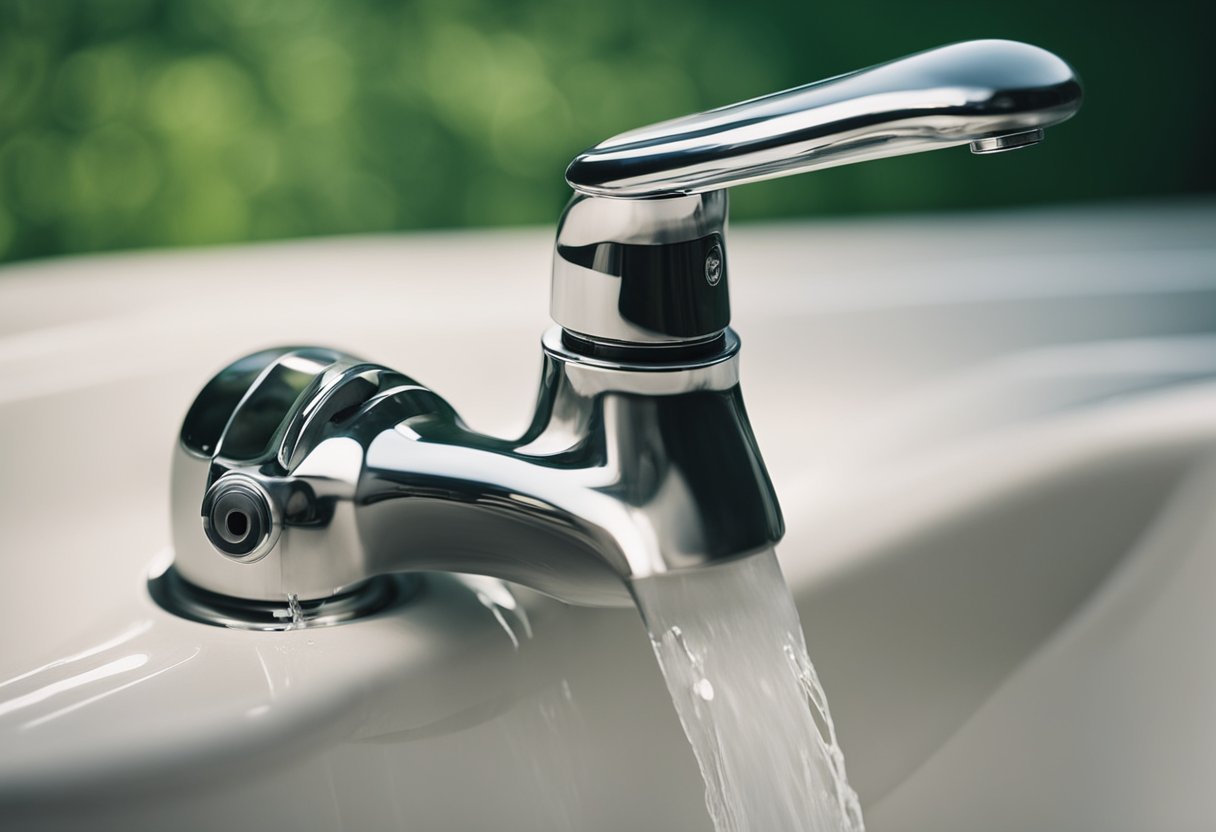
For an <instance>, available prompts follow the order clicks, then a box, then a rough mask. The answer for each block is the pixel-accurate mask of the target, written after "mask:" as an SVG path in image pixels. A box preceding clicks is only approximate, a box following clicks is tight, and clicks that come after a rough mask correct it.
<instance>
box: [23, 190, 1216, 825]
mask: <svg viewBox="0 0 1216 832" xmlns="http://www.w3.org/2000/svg"><path fill="white" fill-rule="evenodd" d="M1214 227H1216V205H1213V204H1211V203H1195V204H1171V205H1135V206H1128V207H1125V208H1103V209H1086V210H1056V211H1050V212H1048V211H1039V212H1024V213H1004V214H990V215H979V216H974V217H936V218H926V219H916V220H905V221H895V220H886V221H866V222H847V223H843V222H842V223H818V224H809V223H794V224H789V225H770V226H762V227H747V226H744V227H742V228H736V229H734V230H733V231H732V234H734V238H733V244H732V249H731V257H732V275H733V276H734V283H735V285H734V301H735V303H734V305H735V326H736V328H737V329H738V330H739V332H740V333H741V335H742V337H743V341H744V352H743V375H744V389H745V391H746V396H747V400H748V406H749V413H750V415H751V417H752V420H753V423H754V425H755V428H756V431H757V435H758V438H759V440H760V443H761V447H762V448H763V449H764V451H765V454H766V458H767V460H768V462H769V466H770V469H771V473H772V475H773V478H774V481H775V483H776V485H777V488H778V492H779V493H780V495H781V497H782V504H783V507H784V511H785V515H786V520H787V525H788V528H789V532H788V536H787V538H786V541H785V542H784V543H783V545H782V547H781V549H780V555H781V558H782V563H783V567H784V569H785V571H786V574H787V577H788V579H789V581H790V583H791V585H792V586H793V588H794V591H795V594H796V596H797V599H798V602H799V607H800V609H801V612H802V616H803V622H804V625H805V628H806V631H807V636H808V641H809V643H810V646H811V653H812V656H813V658H814V659H815V661H816V663H817V665H818V666H819V669H820V675H821V677H822V678H823V681H824V683H825V685H826V687H827V690H828V694H829V696H830V698H831V703H832V708H833V712H834V714H835V716H836V721H837V724H838V727H839V729H840V735H841V740H842V743H843V745H844V748H845V752H846V754H847V755H848V766H849V772H850V775H851V777H852V780H853V781H854V785H855V786H856V788H857V790H858V791H859V793H860V795H861V798H862V801H863V804H864V806H865V808H866V811H867V821H868V824H869V827H870V828H871V829H877V830H922V829H933V830H960V832H961V830H976V829H984V830H1006V829H1008V830H1025V829H1081V830H1090V829H1092V830H1103V832H1108V831H1113V830H1143V829H1149V828H1151V829H1155V830H1191V829H1203V828H1207V827H1208V826H1209V825H1210V823H1211V819H1212V818H1213V817H1216V794H1213V792H1212V790H1211V789H1210V783H1211V780H1212V777H1213V774H1216V717H1214V715H1213V714H1214V711H1213V708H1214V707H1216V706H1214V705H1213V703H1214V702H1216V651H1213V650H1212V644H1213V643H1216V604H1213V603H1212V601H1213V598H1216V596H1214V595H1213V592H1214V590H1213V587H1216V557H1214V556H1213V555H1212V552H1213V551H1214V550H1216V549H1214V547H1216V519H1214V518H1216V515H1213V514H1212V512H1211V511H1210V508H1209V506H1211V505H1212V504H1213V501H1214V500H1216V467H1214V466H1216V235H1213V234H1212V233H1211V232H1212V229H1213V228H1214ZM549 256H550V239H549V235H548V232H545V231H522V232H494V233H477V234H465V233H459V234H458V233H452V234H431V235H424V236H411V237H391V238H390V237H383V238H360V239H345V240H326V241H309V242H298V243H286V244H276V245H265V246H258V247H250V248H242V249H231V250H224V249H218V250H210V251H197V252H185V253H165V254H160V253H148V254H137V255H121V256H118V255H116V256H105V257H92V258H83V259H77V260H62V261H53V262H45V263H35V264H28V265H20V266H14V267H9V268H7V269H6V270H4V271H3V272H0V461H2V463H3V470H2V472H0V529H2V530H3V532H4V535H3V543H2V544H0V583H2V585H3V586H5V587H6V588H7V590H8V591H7V592H6V598H5V603H4V605H3V606H2V607H0V827H2V828H10V827H11V828H18V829H65V828H68V829H70V828H81V829H116V830H117V829H121V830H141V829H148V830H159V829H165V828H175V829H220V828H241V829H246V828H247V829H263V830H274V829H291V830H294V832H301V830H312V829H317V830H332V829H349V830H378V829H411V830H414V829H418V830H447V829H489V828H494V829H500V830H534V829H579V830H596V829H604V830H609V829H655V830H659V829H662V830H707V829H709V821H708V818H707V817H706V815H705V811H704V807H703V803H702V797H701V793H702V788H701V783H700V780H699V777H698V774H697V769H696V765H695V762H694V760H693V758H692V754H691V752H690V750H689V749H688V747H687V745H686V743H685V740H684V738H683V735H682V733H681V731H680V728H679V725H678V722H677V721H676V718H675V714H674V711H673V710H672V707H671V704H670V700H669V699H668V698H667V695H666V691H665V689H664V686H663V683H662V679H661V678H660V676H659V674H658V670H657V667H656V666H655V664H654V660H653V658H652V656H651V653H650V647H649V644H648V643H647V639H646V636H645V633H644V631H643V629H642V627H641V624H640V622H639V621H638V620H637V617H636V614H634V613H632V612H631V611H628V610H589V609H576V608H568V607H564V606H563V605H561V604H558V603H556V602H553V601H550V600H548V599H545V598H542V597H540V596H537V595H535V594H532V593H529V592H527V591H523V590H520V591H517V592H516V603H517V604H518V605H519V608H518V609H517V610H515V611H511V610H504V609H502V608H501V607H495V606H494V605H493V604H488V603H487V602H488V601H491V600H493V597H498V596H495V592H496V589H497V587H498V585H496V584H494V583H493V582H488V583H486V582H481V583H479V582H465V581H461V580H457V579H455V578H452V577H448V576H435V577H434V578H432V579H431V580H430V582H429V587H430V588H429V590H428V591H427V592H426V593H425V594H424V595H423V596H422V597H420V598H419V599H418V600H417V601H415V602H414V603H413V604H411V605H409V606H406V607H404V608H402V609H401V610H400V611H398V612H396V613H394V614H392V615H382V616H379V617H377V618H374V619H371V620H365V621H360V622H355V623H351V624H346V625H342V626H338V627H334V628H329V629H317V630H303V631H295V632H287V633H250V632H239V631H230V630H223V629H219V628H213V627H207V626H204V625H200V624H195V623H191V622H187V621H183V620H179V619H176V618H174V617H173V616H171V615H169V614H168V613H165V612H163V611H162V610H160V608H159V607H157V606H156V605H155V604H154V603H152V602H151V600H150V599H149V598H148V596H147V592H146V589H145V583H144V581H145V577H146V575H147V573H148V570H149V568H151V567H152V565H153V563H154V562H155V561H156V560H157V559H158V558H162V559H163V557H164V556H165V553H166V545H167V542H168V539H169V526H168V511H167V502H168V501H167V491H166V485H167V482H168V465H169V459H170V452H171V449H172V445H173V442H174V439H175V436H176V432H177V429H178V426H179V424H180V419H181V417H182V415H183V414H184V412H185V409H186V407H187V406H188V405H189V403H190V401H191V399H192V398H193V396H194V394H195V393H196V392H197V390H198V388H199V387H200V386H201V385H202V384H203V383H204V382H205V381H206V380H207V379H208V378H209V377H210V375H211V374H212V373H213V372H214V371H215V370H216V369H218V368H219V367H221V366H222V365H224V364H225V363H227V362H228V361H229V360H231V359H232V358H234V357H236V356H238V355H241V354H244V353H247V352H251V351H253V350H255V349H258V348H261V347H265V346H269V345H273V344H277V343H321V344H327V345H332V346H336V347H340V348H343V349H346V350H348V351H351V352H354V353H356V354H362V355H364V356H366V357H368V358H371V359H373V360H375V361H378V362H382V363H384V364H387V365H389V366H393V367H397V368H399V369H401V370H403V371H405V372H407V373H410V374H411V375H413V376H415V377H417V378H419V379H420V380H421V381H423V382H424V383H426V384H428V385H430V386H432V387H434V388H435V389H436V391H437V392H439V393H440V394H442V395H443V396H445V397H446V398H448V400H449V401H451V402H452V403H453V404H454V405H455V406H456V407H457V408H458V409H459V410H460V411H461V412H462V413H463V414H464V415H465V417H466V419H467V420H468V421H470V422H471V423H472V424H473V425H474V426H476V427H478V428H480V429H484V430H489V431H494V432H500V433H504V434H509V433H514V432H517V431H518V430H519V429H520V428H522V426H523V425H522V422H523V420H524V419H525V417H526V414H527V412H528V409H529V407H530V405H531V397H532V394H533V390H534V389H535V374H536V372H537V370H538V368H539V354H538V349H537V341H538V338H539V334H540V332H541V331H542V330H543V329H544V328H545V326H546V325H547V315H546V303H547V267H548V260H549ZM487 367H488V368H489V369H487ZM499 601H500V603H502V604H509V603H510V599H509V598H508V597H499ZM496 614H497V616H498V617H501V618H502V620H503V621H505V623H506V624H507V625H508V629H510V631H511V632H510V633H508V632H507V631H506V630H504V627H503V626H502V625H501V624H500V622H499V620H498V618H497V617H496ZM524 618H526V622H525V621H524ZM529 632H530V635H529ZM516 642H518V646H517V645H516Z"/></svg>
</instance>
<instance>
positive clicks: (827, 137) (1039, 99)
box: [566, 40, 1081, 199]
mask: <svg viewBox="0 0 1216 832" xmlns="http://www.w3.org/2000/svg"><path fill="white" fill-rule="evenodd" d="M1080 104H1081V85H1080V83H1079V82H1078V81H1077V78H1076V76H1075V75H1074V74H1073V71H1072V69H1071V68H1070V67H1069V66H1068V64H1066V63H1065V62H1064V61H1062V60H1060V59H1059V58H1057V57H1056V56H1055V55H1053V54H1052V53H1050V52H1047V51H1045V50H1043V49H1039V48H1038V47H1035V46H1030V45H1028V44H1025V43H1017V42H1015V41H1007V40H978V41H967V42H965V43H956V44H953V45H950V46H943V47H940V48H938V49H930V50H928V51H926V52H920V53H918V54H915V55H910V56H908V57H906V58H901V59H900V60H896V61H891V62H889V63H885V64H879V65H878V66H873V67H870V68H869V69H863V70H859V71H857V72H851V73H849V74H847V75H839V76H837V77H835V78H829V79H827V80H826V81H820V82H818V83H814V84H808V85H806V86H802V87H795V88H794V89H790V90H785V91H784V92H778V93H773V94H772V95H766V96H763V97H761V98H754V99H752V100H750V101H744V102H741V103H738V104H731V105H729V106H726V107H720V108H718V109H716V110H710V111H709V112H706V113H700V114H697V115H693V116H686V117H684V118H678V119H674V120H672V121H666V122H663V123H661V124H655V125H652V126H650V127H643V128H641V129H639V130H632V131H630V132H628V133H622V134H621V135H619V136H615V137H613V138H611V139H608V140H607V141H604V142H601V143H600V144H598V145H596V146H595V147H593V148H591V149H590V150H588V151H586V152H585V153H582V154H581V155H579V156H578V158H576V159H575V160H574V162H572V163H571V165H570V167H569V169H568V170H567V171H566V180H567V181H568V182H569V183H570V186H571V187H573V188H574V189H575V190H577V191H580V192H582V193H586V194H592V195H597V196H614V197H628V198H634V199H636V198H640V197H653V196H661V195H664V194H671V193H698V192H700V191H707V190H715V189H718V188H729V187H732V186H734V185H742V184H744V183H745V182H755V181H758V180H761V179H772V178H774V177H777V176H789V175H791V174H795V173H803V172H806V171H810V170H817V169H820V168H826V167H832V166H835V165H847V164H851V163H853V162H861V161H866V160H869V159H879V158H883V157H885V156H898V155H901V154H904V153H918V152H920V151H923V150H935V149H937V148H941V147H951V146H953V145H960V144H968V143H970V142H973V141H977V140H982V139H989V138H996V137H999V136H1006V135H1009V134H1014V133H1024V132H1027V131H1029V130H1036V129H1042V128H1044V127H1050V126H1052V125H1055V124H1059V123H1060V122H1062V121H1065V120H1066V119H1068V118H1070V117H1072V115H1073V114H1075V113H1076V111H1077V109H1078V107H1080Z"/></svg>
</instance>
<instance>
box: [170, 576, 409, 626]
mask: <svg viewBox="0 0 1216 832" xmlns="http://www.w3.org/2000/svg"><path fill="white" fill-rule="evenodd" d="M423 586H424V581H423V577H422V576H421V575H419V574H415V573H399V574H395V575H377V576H375V577H372V578H369V579H368V580H366V581H362V582H361V583H359V584H356V585H355V586H353V587H349V588H347V589H345V590H343V591H341V592H338V593H336V594H334V595H331V596H329V597H327V598H316V599H312V600H306V601H299V600H295V599H288V598H284V599H283V600H282V601H259V600H253V599H248V598H233V597H231V596H228V595H221V594H219V593H217V592H211V591H209V590H206V589H203V588H202V587H199V586H196V585H194V584H192V583H190V582H189V581H187V580H186V579H185V578H183V577H182V576H181V574H180V573H179V572H178V571H177V570H176V569H175V568H173V566H171V565H170V566H169V567H168V568H167V569H165V571H164V572H162V573H161V574H159V575H154V576H153V577H151V578H149V580H148V593H149V594H150V595H151V596H152V600H154V601H155V602H156V603H157V604H159V605H160V606H161V607H162V608H163V609H165V610H167V611H168V612H171V613H173V614H174V615H178V616H181V617H182V618H187V619H189V620H191V621H197V622H199V623H201V624H211V625H213V626H216V627H229V628H232V629H237V630H261V631H275V630H300V629H304V628H306V627H330V626H333V625H335V624H344V623H346V622H348V621H356V620H358V619H361V618H366V617H368V616H370V615H375V614H376V613H380V612H383V611H385V610H388V609H393V608H396V607H398V606H401V605H403V604H406V603H408V602H409V601H411V600H413V599H414V598H416V597H417V596H418V594H419V592H421V591H422V589H423Z"/></svg>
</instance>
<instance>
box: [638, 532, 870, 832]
mask: <svg viewBox="0 0 1216 832" xmlns="http://www.w3.org/2000/svg"><path fill="white" fill-rule="evenodd" d="M633 592H634V597H635V598H636V600H637V603H638V608H639V609H640V610H641V612H642V617H643V618H644V619H645V621H646V627H647V629H648V630H649V632H650V639H651V643H652V644H653V645H654V651H655V654H656V655H657V656H658V659H659V665H660V666H661V667H662V669H663V675H664V677H666V679H667V688H668V690H669V691H670V692H671V698H672V700H673V702H674V703H675V706H676V711H677V712H678V713H679V715H680V722H681V724H682V725H683V726H684V733H685V734H687V735H688V740H689V742H690V743H692V747H693V751H694V752H695V753H696V757H697V762H698V763H699V765H700V767H701V774H702V775H703V776H704V778H705V802H706V805H707V806H708V807H709V813H710V815H711V816H712V818H713V821H714V826H715V828H716V829H717V830H718V832H770V831H771V830H782V831H783V832H861V830H863V829H864V828H865V824H864V822H863V820H862V817H861V807H860V805H859V803H858V800H857V793H856V792H854V791H853V789H852V788H851V787H850V786H849V781H848V777H847V776H846V775H845V768H844V755H843V753H842V752H841V750H840V745H839V743H838V742H837V740H836V728H835V726H834V725H833V723H832V716H831V713H830V712H829V711H828V703H827V698H826V697H825V696H824V693H823V687H822V686H821V685H820V684H819V678H818V676H817V675H816V674H815V668H814V666H813V665H812V664H811V660H810V658H809V657H808V656H807V651H806V642H805V640H804V639H803V636H802V627H801V625H800V623H799V621H798V610H797V609H796V608H795V607H794V599H793V597H792V596H791V595H790V591H789V588H788V587H787V586H786V584H785V580H784V578H783V577H782V575H781V569H780V567H779V566H778V565H777V558H776V555H775V553H773V552H771V551H770V552H766V553H764V554H761V555H756V556H754V557H749V558H745V559H743V560H740V561H736V562H733V563H728V564H723V565H721V566H716V567H714V568H712V569H700V570H689V571H688V572H677V573H672V574H668V575H660V576H656V577H652V578H645V579H642V580H639V581H635V582H634V584H633Z"/></svg>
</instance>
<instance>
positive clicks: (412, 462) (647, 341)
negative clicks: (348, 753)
mask: <svg viewBox="0 0 1216 832" xmlns="http://www.w3.org/2000/svg"><path fill="white" fill-rule="evenodd" d="M1080 100H1081V88H1080V85H1079V83H1078V82H1077V80H1076V78H1075V77H1074V75H1073V73H1072V70H1071V69H1070V68H1069V67H1068V65H1067V64H1065V63H1064V62H1063V61H1061V60H1060V59H1059V58H1057V57H1055V56H1054V55H1052V54H1051V53H1049V52H1045V51H1043V50H1041V49H1038V48H1036V47H1033V46H1028V45H1026V44H1021V43H1014V42H1011V41H972V42H968V43H960V44H955V45H953V46H947V47H942V48H940V49H934V50H930V51H928V52H922V53H920V54H917V55H913V56H911V57H908V58H904V59H902V60H899V61H894V62H892V63H888V64H883V65H881V66H877V67H872V68H870V69H867V70H862V71H860V72H856V73H852V74H850V75H843V76H840V77H838V78H833V79H829V80H827V81H823V82H820V83H818V84H812V85H809V86H806V87H800V88H798V89H794V90H788V91H786V92H783V93H777V94H774V95H771V96H767V97H764V98H759V99H755V100H753V101H747V102H743V103H741V104H735V105H732V106H729V107H724V108H721V109H719V110H714V111H711V112H708V113H703V114H701V115H696V116H690V117H688V118H684V119H677V120H675V121H671V122H666V123H663V124H659V125H654V126H652V127H646V128H643V129H641V130H635V131H633V132H630V133H626V134H623V135H621V136H618V137H616V138H614V139H609V140H608V141H606V142H603V143H602V144H600V145H598V146H597V147H595V148H592V149H591V150H589V151H587V152H586V153H584V154H582V155H581V156H579V157H578V158H577V159H575V160H574V162H573V163H572V164H571V166H570V168H569V169H568V171H567V174H566V176H567V180H568V181H569V182H570V184H571V185H572V186H573V187H574V188H575V189H576V190H577V191H578V192H579V193H577V194H576V195H575V196H574V198H573V199H572V200H571V202H570V203H569V205H568V206H567V207H566V210H565V212H564V213H563V215H562V218H561V221H560V223H559V225H558V231H557V239H556V247H555V251H554V257H553V283H552V294H551V311H552V316H553V319H554V320H555V321H556V322H557V324H558V325H559V328H557V329H554V330H551V331H550V332H549V333H548V334H546V335H545V338H544V342H543V346H544V367H543V372H542V379H541V389H540V395H539V397H538V400H537V405H536V411H535V416H534V418H533V420H532V424H531V427H529V428H528V430H527V431H526V432H525V434H524V435H523V436H522V437H521V438H520V439H518V440H516V441H508V440H503V439H498V438H495V437H491V436H486V435H483V434H479V433H476V432H474V431H471V430H470V429H468V428H467V427H466V426H465V425H464V424H463V423H462V422H461V420H460V418H459V417H458V416H457V415H456V413H455V411H454V410H453V409H452V408H451V407H450V406H449V405H448V404H447V402H445V401H444V400H443V399H441V398H440V397H439V396H437V395H436V394H435V393H433V392H431V391H430V390H428V389H427V388H425V387H422V386H421V385H419V384H418V383H417V382H415V381H413V380H412V379H410V378H409V377H407V376H404V375H402V374H400V373H397V372H395V371H393V370H390V369H388V368H385V367H381V366H378V365H374V364H368V363H366V362H363V361H361V360H359V359H357V358H354V357H352V356H349V355H346V354H343V353H339V352H335V351H333V350H326V349H320V348H315V347H309V348H291V347H286V348H281V349H276V350H267V351H264V352H261V353H256V354H254V355H251V356H249V357H247V358H244V359H241V360H240V361H237V362H236V363H234V364H232V365H231V366H230V367H228V368H227V369H225V370H224V371H223V372H221V373H220V374H218V375H217V376H216V377H215V378H214V379H213V380H212V381H211V382H210V383H209V384H208V385H207V387H206V388H205V389H204V390H203V392H202V393H201V394H200V395H199V397H198V399H197V400H196V401H195V403H194V405H193V406H192V407H191V409H190V412H189V414H188V415H187V417H186V420H185V423H184V424H183V427H182V431H181V436H180V442H179V446H178V451H177V455H176V457H175V465H174V473H173V524H174V546H175V550H176V571H177V573H179V574H180V577H181V579H182V581H183V582H184V585H185V586H189V587H193V588H196V589H197V590H198V591H199V592H206V593H215V594H218V595H220V596H228V597H231V598H238V599H250V600H253V601H265V602H274V603H280V602H281V601H282V599H284V598H286V597H291V598H293V599H296V602H297V603H298V602H299V601H317V600H320V599H332V598H334V597H336V596H339V595H341V594H342V593H345V592H349V591H351V588H352V587H355V586H357V585H360V584H362V583H363V582H365V581H367V580H368V579H370V578H372V577H374V576H377V575H386V574H392V573H400V572H416V571H420V570H447V571H455V572H471V573H477V574H484V575H490V576H493V577H496V578H502V579H506V580H512V581H518V582H520V583H523V584H527V585H529V586H531V587H533V588H536V589H539V590H541V591H542V592H547V593H549V594H552V595H554V596H557V597H559V598H562V599H565V600H567V601H572V602H576V603H586V604H615V603H627V602H628V599H629V595H628V592H627V591H626V589H625V582H626V581H627V580H629V579H632V578H639V577H645V576H649V575H653V574H656V573H661V572H666V571H671V570H677V569H684V568H689V567H696V566H699V565H703V564H706V563H710V562H714V561H720V560H727V559H731V558H737V557H742V556H745V555H748V554H751V553H754V552H757V551H760V550H763V549H766V548H768V547H770V546H771V545H773V544H774V543H776V542H777V541H778V540H779V539H780V537H781V535H782V533H783V525H782V520H781V515H780V510H779V508H778V505H777V499H776V496H775V494H774V493H773V489H772V485H771V483H770V482H769V479H768V474H767V473H766V471H765V468H764V464H763V462H762V460H761V457H760V452H759V450H758V448H757V447H756V442H755V439H754V437H753V435H752V431H751V428H750V425H749V424H748V420H747V414H746V412H745V410H744V407H743V398H742V394H741V392H740V388H739V379H738V356H737V353H738V347H739V344H738V339H737V338H736V337H735V335H734V333H733V332H732V331H731V330H730V329H729V327H728V325H729V323H730V302H729V291H728V289H729V269H728V265H727V260H728V258H727V244H726V227H727V196H726V191H725V190H724V189H725V188H726V187H729V186H732V185H738V184H742V183H745V182H751V181H755V180H758V179H766V178H771V177H774V176H783V175H789V174H794V173H801V172H804V171H809V170H814V169H817V168H822V167H829V166H832V165H840V164H847V163H850V162H857V161H864V160H868V159H875V158H880V157H883V156H892V155H897V154H901V153H911V152H917V151H921V150H930V149H933V148H937V147H948V146H952V145H960V144H970V145H971V147H972V150H973V151H974V152H976V153H994V152H1000V151H1003V150H1012V149H1016V148H1020V147H1027V146H1030V145H1032V144H1035V143H1037V142H1039V141H1040V140H1041V139H1042V137H1043V128H1045V127H1048V126H1051V125H1054V124H1057V123H1059V122H1061V121H1064V120H1065V119H1067V118H1069V117H1071V116H1072V115H1073V114H1074V113H1075V112H1076V110H1077V108H1078V106H1079V105H1080Z"/></svg>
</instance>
